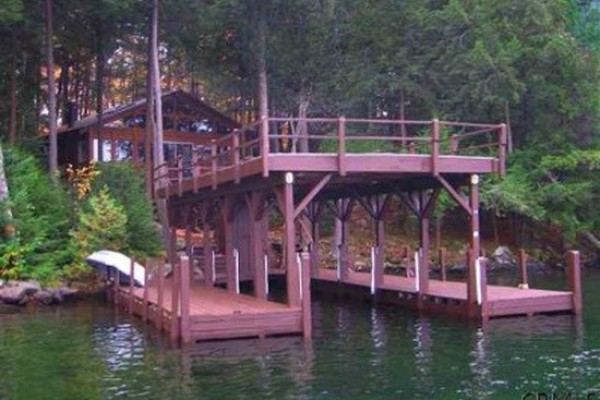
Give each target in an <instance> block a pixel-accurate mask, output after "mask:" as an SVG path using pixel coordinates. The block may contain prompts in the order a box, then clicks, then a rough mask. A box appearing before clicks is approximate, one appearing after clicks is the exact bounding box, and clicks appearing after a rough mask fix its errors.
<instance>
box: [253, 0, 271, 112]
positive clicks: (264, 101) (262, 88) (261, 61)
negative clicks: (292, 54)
mask: <svg viewBox="0 0 600 400" xmlns="http://www.w3.org/2000/svg"><path fill="white" fill-rule="evenodd" d="M257 5H258V23H257V24H258V25H257V29H256V31H257V32H256V50H257V51H256V63H257V65H256V67H257V78H258V93H257V95H258V105H259V107H258V115H259V117H263V116H264V117H268V116H269V96H268V85H267V6H268V5H267V1H266V0H261V1H259V2H258V4H257ZM254 6H255V5H254V4H252V7H254Z"/></svg>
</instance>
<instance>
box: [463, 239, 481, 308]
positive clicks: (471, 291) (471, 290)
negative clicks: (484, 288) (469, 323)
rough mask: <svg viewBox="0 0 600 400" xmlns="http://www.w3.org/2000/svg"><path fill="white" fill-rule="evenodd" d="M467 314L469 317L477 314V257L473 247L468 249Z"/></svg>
mask: <svg viewBox="0 0 600 400" xmlns="http://www.w3.org/2000/svg"><path fill="white" fill-rule="evenodd" d="M466 261H467V315H468V316H469V318H475V317H476V316H477V312H476V310H477V306H478V304H477V303H478V301H477V291H478V289H477V287H478V285H477V276H478V275H479V274H478V273H477V272H476V271H477V267H476V265H475V264H476V262H475V261H476V257H475V252H474V251H473V249H468V250H467V260H466Z"/></svg>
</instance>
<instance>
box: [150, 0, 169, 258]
mask: <svg viewBox="0 0 600 400" xmlns="http://www.w3.org/2000/svg"><path fill="white" fill-rule="evenodd" d="M158 11H159V0H153V1H152V23H151V34H150V56H151V57H150V75H151V83H152V87H150V88H149V89H150V91H151V92H152V97H153V98H154V104H152V105H151V104H148V107H151V106H152V107H153V111H154V121H153V123H154V140H153V142H154V157H153V158H154V169H156V168H157V167H158V166H161V165H162V164H163V163H164V155H163V120H162V91H161V89H160V65H159V63H158ZM161 175H162V174H161ZM156 184H157V185H158V187H164V186H166V184H167V178H166V177H164V178H162V179H161V180H159V181H157V182H156ZM156 208H157V211H158V217H159V219H160V224H161V226H162V233H163V234H162V236H163V241H164V244H165V248H166V250H167V254H168V257H169V261H170V262H171V264H172V265H173V263H174V262H175V254H174V252H173V246H172V245H171V230H170V229H169V213H168V208H167V200H166V199H156Z"/></svg>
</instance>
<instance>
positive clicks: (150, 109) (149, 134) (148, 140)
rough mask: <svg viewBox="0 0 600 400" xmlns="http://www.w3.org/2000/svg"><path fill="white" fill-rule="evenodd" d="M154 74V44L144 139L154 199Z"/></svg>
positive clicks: (149, 190)
mask: <svg viewBox="0 0 600 400" xmlns="http://www.w3.org/2000/svg"><path fill="white" fill-rule="evenodd" d="M152 82H154V79H153V73H152V44H151V43H150V42H149V43H148V77H147V82H146V83H147V86H146V87H147V90H146V130H145V138H144V167H145V169H146V191H147V193H148V198H149V199H152V197H153V189H154V182H153V180H154V167H153V162H152V159H153V157H152V141H153V140H154V93H153V90H152V88H153V87H154V85H153V83H152Z"/></svg>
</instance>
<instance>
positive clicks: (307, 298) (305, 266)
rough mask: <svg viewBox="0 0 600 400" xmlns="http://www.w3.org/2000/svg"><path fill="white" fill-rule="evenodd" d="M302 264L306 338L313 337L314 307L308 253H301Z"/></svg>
mask: <svg viewBox="0 0 600 400" xmlns="http://www.w3.org/2000/svg"><path fill="white" fill-rule="evenodd" d="M300 260H301V262H300V265H301V269H302V272H301V274H302V333H303V336H304V339H305V340H311V339H312V308H311V294H310V280H311V273H310V269H311V266H310V255H309V254H308V253H305V252H303V253H301V254H300Z"/></svg>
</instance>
